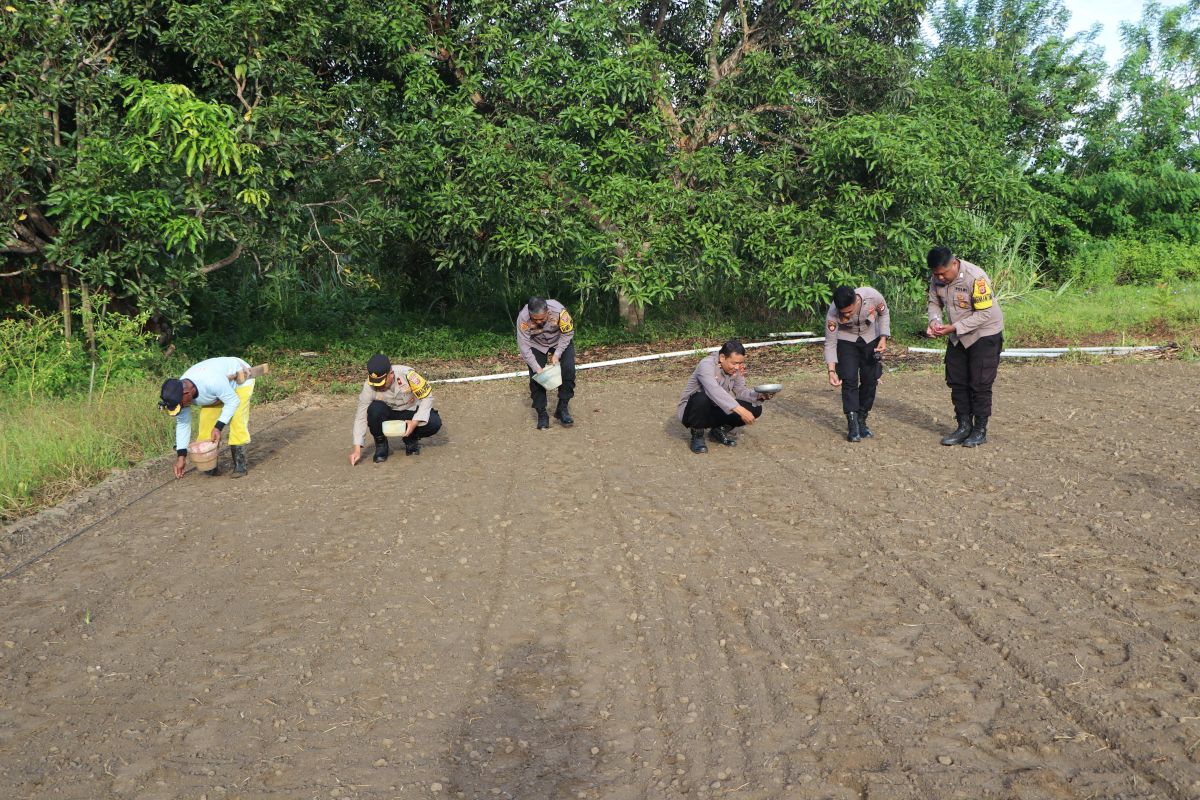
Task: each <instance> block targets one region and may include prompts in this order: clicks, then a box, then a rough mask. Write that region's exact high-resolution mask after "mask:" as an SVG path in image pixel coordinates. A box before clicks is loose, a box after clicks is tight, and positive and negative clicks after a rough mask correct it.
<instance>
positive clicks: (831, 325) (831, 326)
mask: <svg viewBox="0 0 1200 800" xmlns="http://www.w3.org/2000/svg"><path fill="white" fill-rule="evenodd" d="M825 327H826V328H828V329H829V332H830V333H833V332H834V331H836V330H837V323H836V322H834V321H833V320H829V324H828V325H826V326H825Z"/></svg>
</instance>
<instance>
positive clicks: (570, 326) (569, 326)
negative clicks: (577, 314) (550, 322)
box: [558, 308, 575, 333]
mask: <svg viewBox="0 0 1200 800" xmlns="http://www.w3.org/2000/svg"><path fill="white" fill-rule="evenodd" d="M558 330H559V332H560V333H570V332H571V331H573V330H575V323H574V321H573V320H572V319H571V315H570V313H569V312H568V311H567V310H566V309H565V308H564V309H563V310H562V312H561V313H560V314H559V315H558Z"/></svg>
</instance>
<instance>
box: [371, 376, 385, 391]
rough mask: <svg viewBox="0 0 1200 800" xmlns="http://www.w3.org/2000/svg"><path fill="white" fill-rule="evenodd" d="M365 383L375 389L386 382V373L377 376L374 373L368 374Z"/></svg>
mask: <svg viewBox="0 0 1200 800" xmlns="http://www.w3.org/2000/svg"><path fill="white" fill-rule="evenodd" d="M367 383H368V384H369V385H371V386H374V387H375V388H376V389H378V388H379V387H381V386H383V385H384V384H385V383H387V374H386V373H385V374H383V375H381V376H379V378H376V377H375V376H374V375H371V376H368V377H367Z"/></svg>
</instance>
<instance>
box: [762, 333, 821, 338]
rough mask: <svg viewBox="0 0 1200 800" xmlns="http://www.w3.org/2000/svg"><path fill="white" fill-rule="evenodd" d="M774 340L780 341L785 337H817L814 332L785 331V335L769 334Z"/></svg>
mask: <svg viewBox="0 0 1200 800" xmlns="http://www.w3.org/2000/svg"><path fill="white" fill-rule="evenodd" d="M767 336H770V337H771V338H772V339H780V338H783V337H785V336H816V334H815V333H813V332H812V331H784V332H783V333H768V334H767Z"/></svg>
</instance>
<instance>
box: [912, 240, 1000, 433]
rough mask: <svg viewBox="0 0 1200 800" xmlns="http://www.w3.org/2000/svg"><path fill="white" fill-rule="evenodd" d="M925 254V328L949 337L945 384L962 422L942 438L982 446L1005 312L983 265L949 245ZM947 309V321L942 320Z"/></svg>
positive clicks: (997, 365)
mask: <svg viewBox="0 0 1200 800" xmlns="http://www.w3.org/2000/svg"><path fill="white" fill-rule="evenodd" d="M926 260H927V262H928V264H929V270H930V279H929V327H928V328H926V329H925V333H926V335H928V336H931V337H940V336H949V337H950V339H949V342H948V343H947V345H946V385H947V386H949V387H950V399H951V400H952V401H953V403H954V416H955V417H956V418H957V420H958V428H957V429H955V431H954V432H953V433H951V434H950V435H949V436H947V437H945V438H944V439H942V444H944V445H955V444H961V445H963V446H964V447H978V446H979V445H981V444H983V443H984V442H986V441H987V428H988V417H990V416H991V415H992V383H993V382H994V381H995V380H996V370H997V368H998V367H999V366H1000V351H1001V350H1002V349H1004V314H1002V313H1001V311H1000V303H999V302H998V301H997V300H996V297H995V294H994V292H993V289H992V282H991V280H990V279H989V278H988V276H987V273H986V272H984V271H983V270H982V269H980V268H979V267H977V266H975V265H974V264H972V263H970V262H969V261H963V260H962V259H960V258H958V257H957V256H955V255H954V254H953V253H952V252H950V248H948V247H935V248H933V249H932V250H930V251H929V255H928V256H927V257H926ZM943 311H944V312H945V314H946V318H947V319H948V320H949V324H948V325H943V324H942V312H943Z"/></svg>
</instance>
